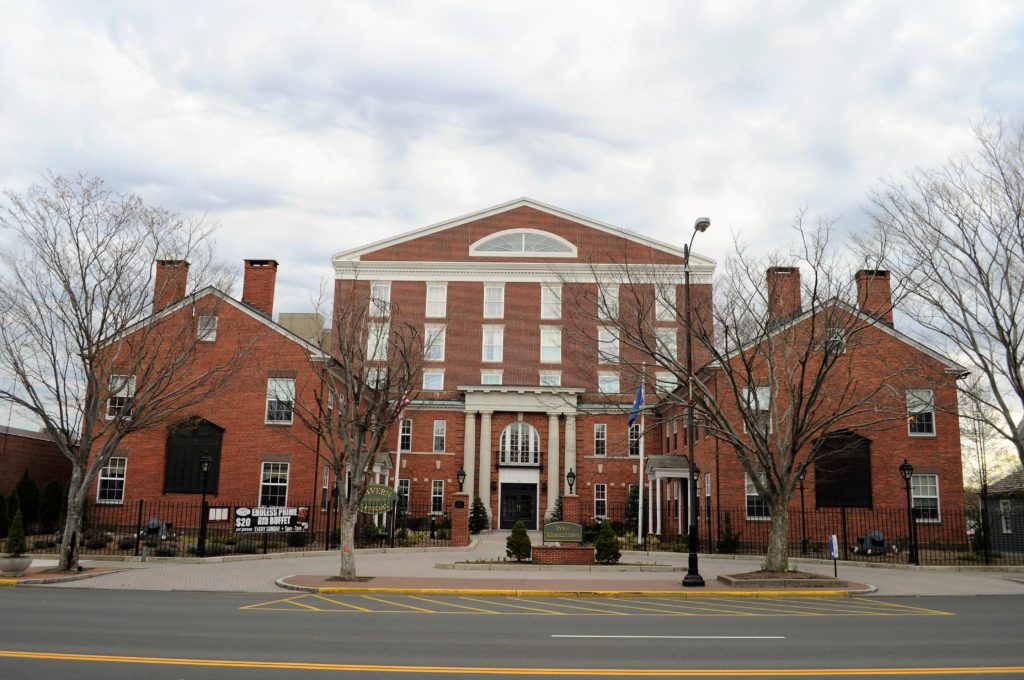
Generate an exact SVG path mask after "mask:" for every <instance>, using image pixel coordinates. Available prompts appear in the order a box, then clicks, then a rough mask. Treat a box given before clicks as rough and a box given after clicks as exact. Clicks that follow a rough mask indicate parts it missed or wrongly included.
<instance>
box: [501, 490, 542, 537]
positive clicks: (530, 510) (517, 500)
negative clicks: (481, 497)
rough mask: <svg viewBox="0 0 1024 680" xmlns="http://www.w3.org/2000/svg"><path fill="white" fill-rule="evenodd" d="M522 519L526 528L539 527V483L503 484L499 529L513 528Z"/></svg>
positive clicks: (534, 528)
mask: <svg viewBox="0 0 1024 680" xmlns="http://www.w3.org/2000/svg"><path fill="white" fill-rule="evenodd" d="M519 520H522V522H523V524H525V525H526V528H527V529H529V530H531V531H534V530H536V529H537V485H536V484H502V485H501V523H500V524H499V525H498V528H499V529H511V528H512V527H513V526H514V525H515V523H516V522H517V521H519Z"/></svg>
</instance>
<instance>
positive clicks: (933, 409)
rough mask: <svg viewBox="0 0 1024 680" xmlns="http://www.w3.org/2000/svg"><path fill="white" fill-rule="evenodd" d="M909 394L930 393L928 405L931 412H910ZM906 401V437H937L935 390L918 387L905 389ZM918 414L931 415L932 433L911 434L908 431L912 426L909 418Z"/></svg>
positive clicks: (911, 420)
mask: <svg viewBox="0 0 1024 680" xmlns="http://www.w3.org/2000/svg"><path fill="white" fill-rule="evenodd" d="M911 392H928V393H930V394H931V401H930V403H929V404H928V405H929V406H930V407H931V410H930V411H928V410H920V411H911V410H910V393H911ZM906 400H907V436H908V437H924V438H930V437H937V436H938V433H939V423H938V418H937V417H936V413H935V390H932V389H928V388H923V387H921V388H918V387H912V388H909V389H907V395H906ZM918 413H931V414H932V431H931V432H911V431H910V426H911V425H912V422H913V419H912V417H911V416H914V415H916V414H918Z"/></svg>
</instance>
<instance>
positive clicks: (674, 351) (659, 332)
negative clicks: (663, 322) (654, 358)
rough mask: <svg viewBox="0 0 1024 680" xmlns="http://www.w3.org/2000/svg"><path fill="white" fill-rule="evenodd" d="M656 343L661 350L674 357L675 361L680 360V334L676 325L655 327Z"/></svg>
mask: <svg viewBox="0 0 1024 680" xmlns="http://www.w3.org/2000/svg"><path fill="white" fill-rule="evenodd" d="M654 343H655V347H656V348H657V350H658V351H659V352H661V353H662V354H665V355H667V356H670V357H672V360H673V361H678V360H679V335H678V333H677V329H676V328H675V327H674V326H673V327H671V328H667V327H663V328H655V329H654Z"/></svg>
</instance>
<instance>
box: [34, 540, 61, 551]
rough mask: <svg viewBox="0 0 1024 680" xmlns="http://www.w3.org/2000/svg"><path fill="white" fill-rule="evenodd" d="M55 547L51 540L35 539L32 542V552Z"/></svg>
mask: <svg viewBox="0 0 1024 680" xmlns="http://www.w3.org/2000/svg"><path fill="white" fill-rule="evenodd" d="M56 547H57V541H55V540H53V539H52V538H37V539H36V540H35V541H33V542H32V549H33V550H50V549H52V548H56Z"/></svg>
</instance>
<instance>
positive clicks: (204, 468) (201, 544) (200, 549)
mask: <svg viewBox="0 0 1024 680" xmlns="http://www.w3.org/2000/svg"><path fill="white" fill-rule="evenodd" d="M212 466H213V458H210V456H205V455H204V456H203V457H202V458H200V459H199V470H200V472H202V473H203V500H202V502H201V503H200V504H199V507H200V509H201V511H202V515H200V517H199V540H198V541H197V542H196V554H197V555H199V556H200V557H206V521H207V519H208V518H209V515H210V511H209V510H208V509H207V507H206V478H207V476H209V474H210V467H212Z"/></svg>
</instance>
